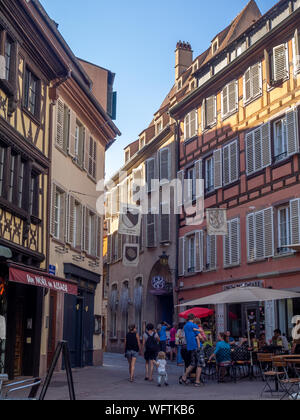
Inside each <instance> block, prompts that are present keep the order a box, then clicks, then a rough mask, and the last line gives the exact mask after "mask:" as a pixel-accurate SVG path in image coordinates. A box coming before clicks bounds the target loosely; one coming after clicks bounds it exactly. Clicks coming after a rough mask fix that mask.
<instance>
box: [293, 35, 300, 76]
mask: <svg viewBox="0 0 300 420" xmlns="http://www.w3.org/2000/svg"><path fill="white" fill-rule="evenodd" d="M293 57H294V59H293V63H294V74H295V75H296V74H297V73H298V72H299V71H300V30H299V29H298V28H297V29H296V30H295V35H294V39H293Z"/></svg>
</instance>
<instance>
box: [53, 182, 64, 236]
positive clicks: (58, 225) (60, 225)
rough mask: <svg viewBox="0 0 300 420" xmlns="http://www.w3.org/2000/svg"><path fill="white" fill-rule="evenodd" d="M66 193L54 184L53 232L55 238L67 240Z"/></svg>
mask: <svg viewBox="0 0 300 420" xmlns="http://www.w3.org/2000/svg"><path fill="white" fill-rule="evenodd" d="M65 221H66V193H65V192H64V191H63V190H61V189H60V188H58V187H57V186H56V185H55V184H53V185H52V221H51V234H52V235H53V237H54V238H56V239H58V240H60V241H64V240H65V226H66V223H65Z"/></svg>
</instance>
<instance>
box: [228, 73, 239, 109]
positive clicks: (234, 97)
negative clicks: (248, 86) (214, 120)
mask: <svg viewBox="0 0 300 420" xmlns="http://www.w3.org/2000/svg"><path fill="white" fill-rule="evenodd" d="M237 106H238V83H237V81H236V80H234V81H233V82H231V83H229V85H228V112H229V113H231V112H234V111H236V110H237Z"/></svg>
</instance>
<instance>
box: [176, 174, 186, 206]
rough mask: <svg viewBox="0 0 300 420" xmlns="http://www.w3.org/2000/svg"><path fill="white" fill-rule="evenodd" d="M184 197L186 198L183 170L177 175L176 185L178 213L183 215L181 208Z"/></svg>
mask: <svg viewBox="0 0 300 420" xmlns="http://www.w3.org/2000/svg"><path fill="white" fill-rule="evenodd" d="M183 197H184V171H183V170H181V171H179V172H178V173H177V185H176V200H175V203H177V211H178V213H181V210H180V208H181V207H182V206H183Z"/></svg>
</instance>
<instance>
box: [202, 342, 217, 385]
mask: <svg viewBox="0 0 300 420" xmlns="http://www.w3.org/2000/svg"><path fill="white" fill-rule="evenodd" d="M214 351H215V347H212V346H210V345H209V344H208V345H206V346H205V347H204V356H205V361H206V366H205V369H203V371H202V374H203V375H204V376H205V377H207V378H208V379H215V378H216V377H217V366H216V362H215V361H214V360H212V361H211V362H210V363H208V360H209V358H210V356H211V355H212V354H213V352H214Z"/></svg>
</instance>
